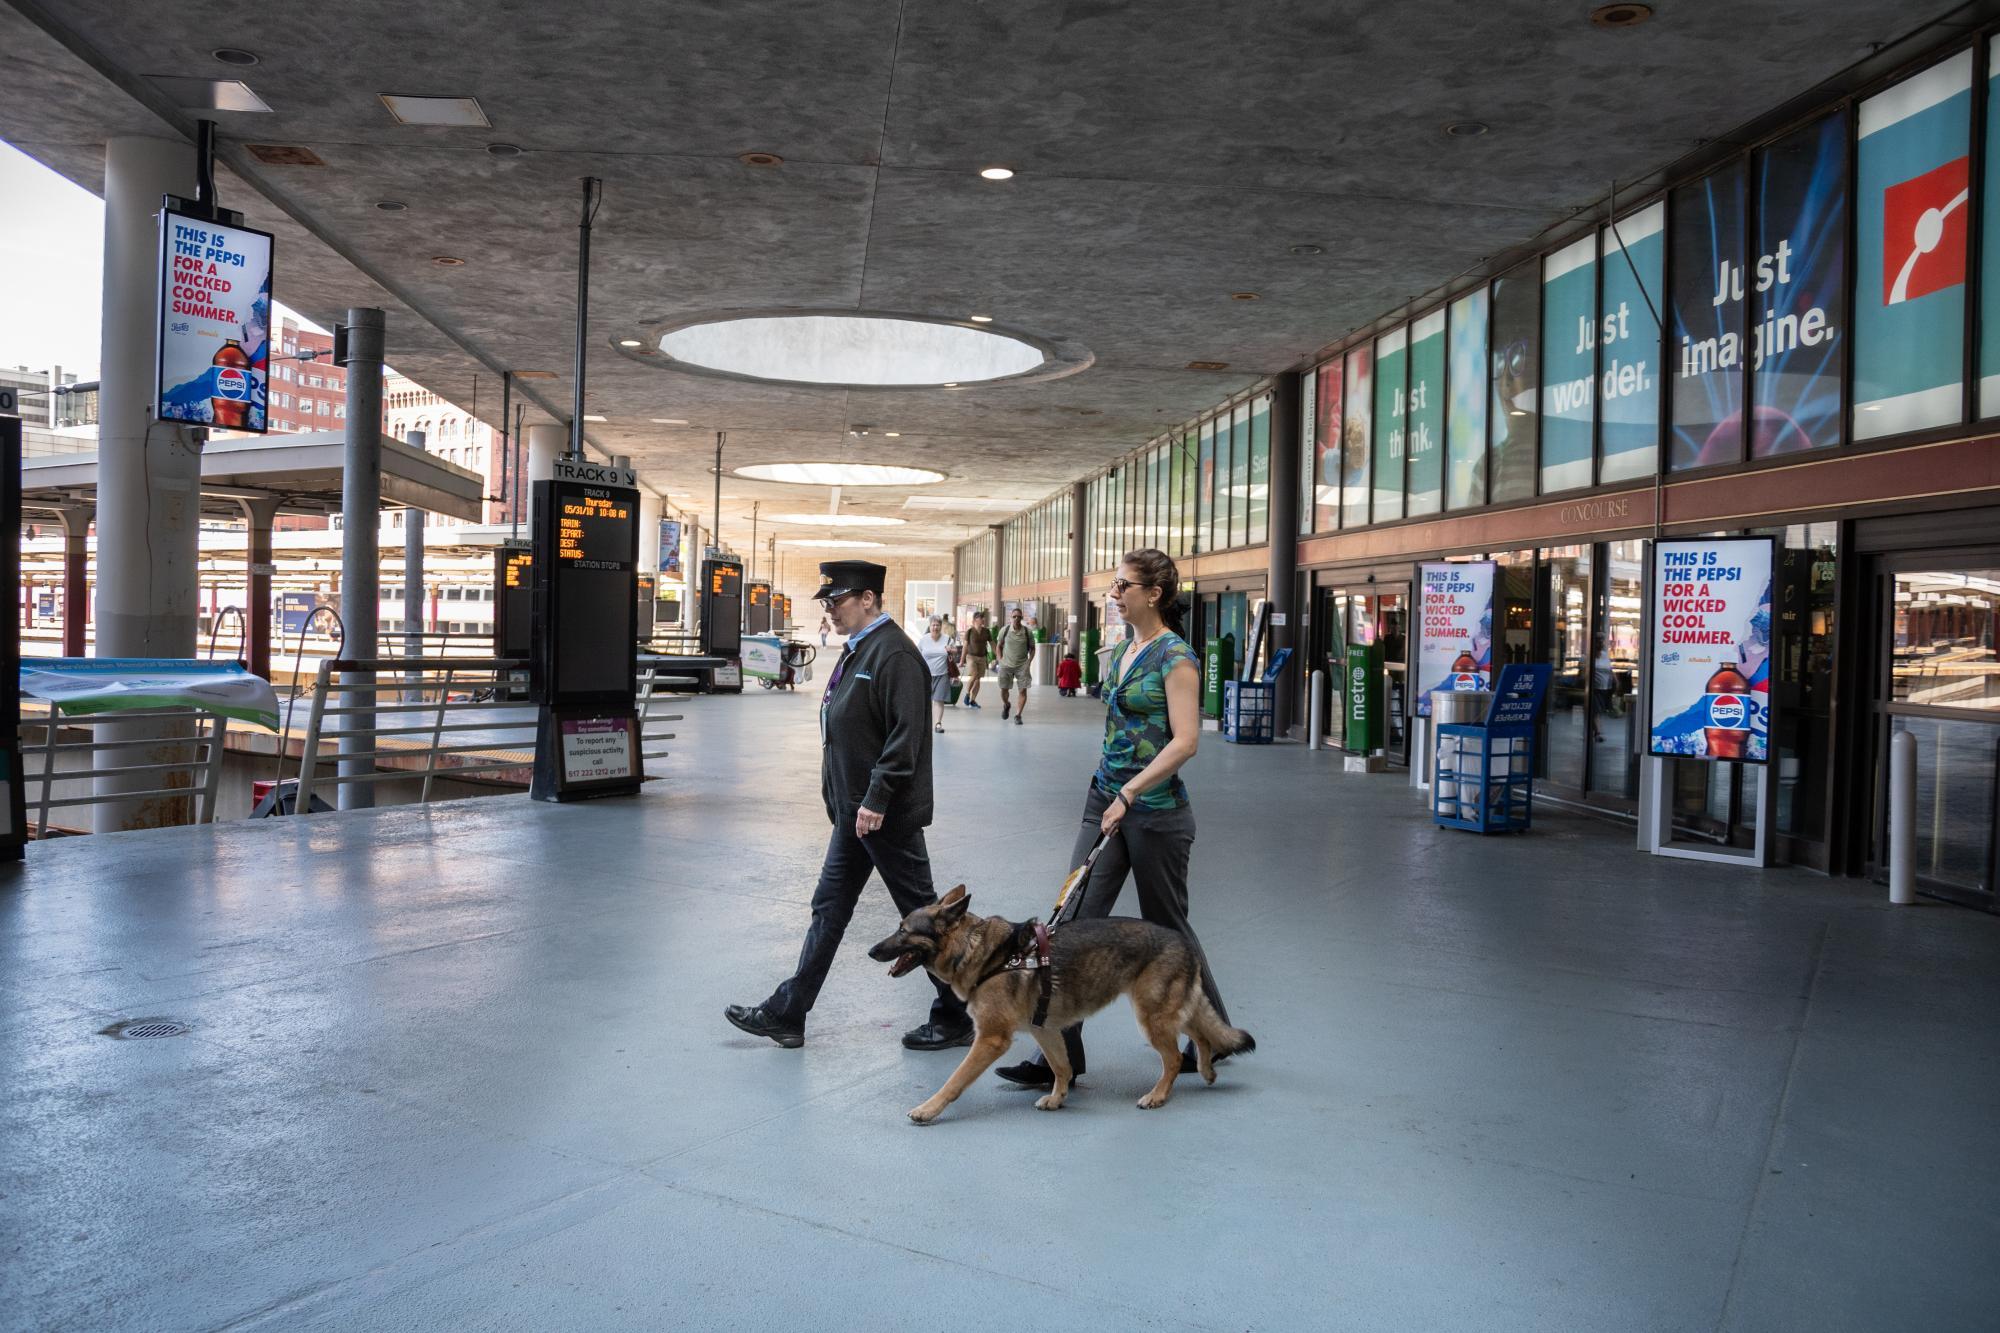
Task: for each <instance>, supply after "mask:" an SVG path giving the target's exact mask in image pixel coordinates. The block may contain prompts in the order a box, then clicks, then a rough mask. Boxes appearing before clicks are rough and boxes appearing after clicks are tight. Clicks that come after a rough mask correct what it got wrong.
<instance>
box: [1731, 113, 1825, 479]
mask: <svg viewBox="0 0 2000 1333" xmlns="http://www.w3.org/2000/svg"><path fill="white" fill-rule="evenodd" d="M1756 205H1757V242H1758V247H1757V249H1758V255H1757V264H1756V267H1755V268H1754V269H1753V270H1752V271H1751V272H1749V273H1744V272H1742V271H1740V270H1739V271H1738V272H1737V273H1736V274H1735V275H1734V276H1733V277H1732V278H1731V282H1732V284H1743V283H1746V282H1747V283H1748V285H1749V287H1750V290H1751V293H1752V296H1753V297H1754V300H1753V303H1752V306H1751V310H1752V315H1751V319H1752V323H1751V328H1750V366H1751V372H1752V376H1753V384H1752V390H1751V392H1752V395H1753V399H1754V404H1753V411H1752V413H1751V417H1750V420H1751V434H1750V456H1751V457H1752V458H1770V457H1773V456H1775V455H1778V454H1790V453H1798V452H1800V451H1802V450H1806V449H1825V448H1829V447H1831V446H1833V445H1837V444H1839V443H1840V431H1841V427H1842V425H1843V424H1844V423H1843V421H1842V417H1843V416H1844V414H1845V411H1846V408H1845V396H1844V394H1843V392H1842V389H1841V379H1840V375H1841V367H1840V363H1841V355H1842V352H1841V333H1842V327H1843V325H1845V323H1846V322H1847V306H1846V299H1845V297H1844V296H1843V294H1842V284H1843V283H1844V282H1845V281H1846V274H1847V122H1846V120H1845V119H1844V118H1843V117H1842V116H1840V115H1831V116H1827V117H1825V118H1823V119H1821V120H1820V121H1818V122H1817V123H1815V124H1812V125H1808V126H1806V127H1805V128H1804V129H1802V130H1798V131H1795V132H1794V133H1792V134H1789V135H1787V136H1786V137H1785V138H1783V139H1780V140H1778V142H1777V143H1775V144H1773V145H1771V147H1769V148H1767V149H1765V150H1764V151H1763V152H1761V153H1759V154H1758V155H1757V199H1756Z"/></svg>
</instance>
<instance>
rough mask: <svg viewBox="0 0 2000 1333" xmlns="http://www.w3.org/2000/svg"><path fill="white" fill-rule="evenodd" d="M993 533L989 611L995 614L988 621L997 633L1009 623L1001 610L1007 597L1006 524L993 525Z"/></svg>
mask: <svg viewBox="0 0 2000 1333" xmlns="http://www.w3.org/2000/svg"><path fill="white" fill-rule="evenodd" d="M992 532H993V605H992V606H991V607H989V608H987V609H988V610H990V611H992V613H993V614H992V615H990V616H988V617H987V619H988V620H990V621H992V622H993V629H994V631H995V632H996V633H997V632H998V631H999V629H1000V626H1001V625H1003V624H1005V623H1006V621H1007V616H1006V614H1005V613H1004V612H1003V611H1001V609H1000V603H1001V599H1002V597H1003V596H1004V595H1005V594H1004V592H1003V589H1002V583H1003V580H1002V575H1003V574H1005V572H1006V570H1007V529H1006V526H1005V525H1004V524H1000V523H995V524H993V525H992Z"/></svg>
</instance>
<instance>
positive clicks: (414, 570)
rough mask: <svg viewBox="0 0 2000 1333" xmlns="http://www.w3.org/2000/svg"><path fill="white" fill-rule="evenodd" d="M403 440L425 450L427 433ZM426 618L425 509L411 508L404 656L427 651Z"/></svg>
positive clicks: (406, 534)
mask: <svg viewBox="0 0 2000 1333" xmlns="http://www.w3.org/2000/svg"><path fill="white" fill-rule="evenodd" d="M403 442H404V443H406V444H408V445H409V446H410V447H411V448H413V449H417V450H422V449H423V448H424V444H425V440H424V433H423V432H422V431H420V430H413V431H411V432H409V433H408V434H407V435H405V436H404V437H403ZM423 622H424V511H423V510H421V509H417V508H410V509H405V510H404V511H403V656H405V657H422V656H423V655H424V641H423V639H422V638H421V637H419V636H420V635H421V633H422V631H423ZM411 697H413V698H414V697H415V696H414V695H412V696H411Z"/></svg>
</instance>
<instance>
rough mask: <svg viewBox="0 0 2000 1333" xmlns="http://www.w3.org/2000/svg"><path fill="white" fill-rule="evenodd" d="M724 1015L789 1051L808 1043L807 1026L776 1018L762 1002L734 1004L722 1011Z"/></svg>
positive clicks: (755, 1034)
mask: <svg viewBox="0 0 2000 1333" xmlns="http://www.w3.org/2000/svg"><path fill="white" fill-rule="evenodd" d="M722 1016H723V1017H724V1018H726V1019H728V1020H729V1021H730V1022H732V1023H734V1024H735V1025H736V1026H737V1027H739V1028H742V1029H743V1030H744V1031H745V1032H747V1033H749V1034H750V1035H751V1036H753V1037H769V1038H770V1039H771V1040H772V1041H775V1042H777V1043H778V1045H780V1046H782V1047H784V1048H785V1049H786V1050H788V1051H789V1050H796V1049H797V1048H799V1047H801V1046H803V1045H805V1044H806V1030H805V1028H803V1027H793V1026H792V1025H791V1024H789V1023H786V1022H783V1021H782V1020H780V1019H777V1018H774V1017H773V1016H772V1015H771V1013H770V1011H769V1010H767V1009H765V1008H764V1006H763V1005H761V1004H759V1005H754V1006H753V1005H741V1004H732V1005H730V1006H729V1007H728V1008H727V1009H724V1010H723V1011H722Z"/></svg>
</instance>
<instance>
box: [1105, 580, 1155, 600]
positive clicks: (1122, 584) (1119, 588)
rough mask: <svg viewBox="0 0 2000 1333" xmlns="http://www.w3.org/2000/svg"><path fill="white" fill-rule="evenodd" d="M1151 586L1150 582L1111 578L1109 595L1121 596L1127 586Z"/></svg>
mask: <svg viewBox="0 0 2000 1333" xmlns="http://www.w3.org/2000/svg"><path fill="white" fill-rule="evenodd" d="M1152 586H1153V585H1152V584H1150V583H1140V582H1139V581H1137V580H1136V579H1113V580H1111V595H1112V596H1113V597H1123V596H1124V595H1125V590H1126V589H1127V588H1150V587H1152Z"/></svg>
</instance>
